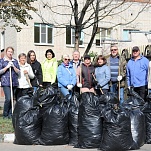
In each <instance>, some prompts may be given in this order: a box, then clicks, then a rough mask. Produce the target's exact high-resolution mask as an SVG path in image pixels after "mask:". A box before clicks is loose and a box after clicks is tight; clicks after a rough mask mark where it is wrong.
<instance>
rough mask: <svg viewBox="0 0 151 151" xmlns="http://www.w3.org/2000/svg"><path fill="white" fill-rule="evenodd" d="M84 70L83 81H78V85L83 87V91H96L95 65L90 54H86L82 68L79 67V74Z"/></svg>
mask: <svg viewBox="0 0 151 151" xmlns="http://www.w3.org/2000/svg"><path fill="white" fill-rule="evenodd" d="M80 71H81V72H82V80H81V81H82V83H80V81H77V86H79V87H81V93H84V92H93V93H95V91H94V86H95V84H94V78H93V75H94V71H95V70H94V66H93V65H92V64H91V58H90V55H85V56H84V62H83V63H82V65H81V68H80V67H79V68H78V72H77V74H78V75H79V76H80V73H81V72H80Z"/></svg>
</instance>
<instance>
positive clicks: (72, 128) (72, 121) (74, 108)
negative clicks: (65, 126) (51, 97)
mask: <svg viewBox="0 0 151 151" xmlns="http://www.w3.org/2000/svg"><path fill="white" fill-rule="evenodd" d="M78 113H79V100H78V94H75V95H73V96H72V97H71V99H70V100H69V114H68V115H69V145H73V146H74V145H76V144H77V143H78Z"/></svg>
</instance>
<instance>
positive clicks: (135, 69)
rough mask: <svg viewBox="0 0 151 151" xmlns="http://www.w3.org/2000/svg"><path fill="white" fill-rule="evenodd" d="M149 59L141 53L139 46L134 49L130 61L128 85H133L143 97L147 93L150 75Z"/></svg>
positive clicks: (127, 68)
mask: <svg viewBox="0 0 151 151" xmlns="http://www.w3.org/2000/svg"><path fill="white" fill-rule="evenodd" d="M148 66H149V60H148V59H147V58H146V57H144V56H142V55H140V49H139V47H138V46H135V47H133V49H132V58H131V59H130V60H129V61H128V64H127V67H126V70H127V84H128V87H129V88H130V87H133V88H134V91H135V92H137V93H138V94H139V95H140V96H141V97H142V98H143V99H145V97H146V94H147V91H146V89H147V75H148Z"/></svg>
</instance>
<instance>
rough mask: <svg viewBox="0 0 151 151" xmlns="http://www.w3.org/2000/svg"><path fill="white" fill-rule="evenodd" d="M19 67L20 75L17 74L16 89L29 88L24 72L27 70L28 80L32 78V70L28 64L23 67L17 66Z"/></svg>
mask: <svg viewBox="0 0 151 151" xmlns="http://www.w3.org/2000/svg"><path fill="white" fill-rule="evenodd" d="M19 66H20V74H19V78H18V81H19V86H18V88H30V85H29V84H28V81H27V80H26V76H25V74H24V70H27V72H28V77H29V79H33V78H34V76H35V75H34V73H33V70H32V68H31V66H30V64H28V63H25V65H19Z"/></svg>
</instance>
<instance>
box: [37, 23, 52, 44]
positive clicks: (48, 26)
mask: <svg viewBox="0 0 151 151" xmlns="http://www.w3.org/2000/svg"><path fill="white" fill-rule="evenodd" d="M36 25H39V36H40V37H39V41H40V42H39V43H36V42H35V27H36ZM42 26H45V27H46V37H45V38H46V42H42ZM48 28H51V29H52V35H51V36H52V43H48ZM53 37H54V28H53V25H46V24H43V23H34V44H35V45H53V44H54V38H53Z"/></svg>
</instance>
